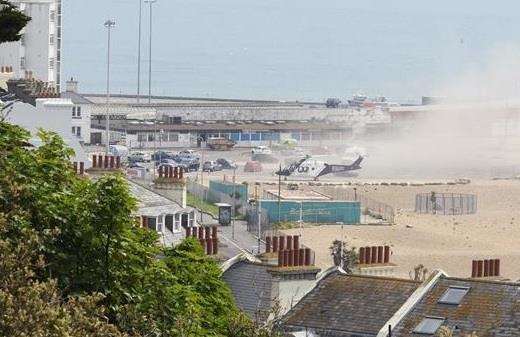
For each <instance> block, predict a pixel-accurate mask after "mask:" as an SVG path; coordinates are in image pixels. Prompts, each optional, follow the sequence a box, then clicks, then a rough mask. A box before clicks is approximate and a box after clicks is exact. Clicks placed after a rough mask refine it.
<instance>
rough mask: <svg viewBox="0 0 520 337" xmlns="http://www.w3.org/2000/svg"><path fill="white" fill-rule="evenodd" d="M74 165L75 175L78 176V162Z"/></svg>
mask: <svg viewBox="0 0 520 337" xmlns="http://www.w3.org/2000/svg"><path fill="white" fill-rule="evenodd" d="M72 165H73V166H74V173H76V174H78V162H77V161H75V162H74V163H73V164H72Z"/></svg>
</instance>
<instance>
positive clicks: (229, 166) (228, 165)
mask: <svg viewBox="0 0 520 337" xmlns="http://www.w3.org/2000/svg"><path fill="white" fill-rule="evenodd" d="M217 163H218V164H219V165H220V166H222V169H224V170H234V169H236V168H237V167H238V165H237V164H236V163H235V162H232V161H231V160H227V159H225V158H219V159H217Z"/></svg>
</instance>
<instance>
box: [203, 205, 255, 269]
mask: <svg viewBox="0 0 520 337" xmlns="http://www.w3.org/2000/svg"><path fill="white" fill-rule="evenodd" d="M199 212H200V211H199ZM199 221H200V213H199ZM202 224H204V225H217V224H218V221H217V219H215V218H213V216H211V215H210V214H207V213H202ZM218 232H219V235H220V245H219V254H220V255H221V257H222V259H224V260H227V259H230V258H232V257H234V256H236V255H238V254H240V253H241V252H244V251H247V252H249V253H254V254H256V253H257V252H258V239H257V236H255V235H253V234H251V233H249V232H248V231H247V223H246V222H245V221H243V220H235V222H234V225H233V224H231V225H229V226H220V225H219V227H218ZM260 249H263V242H260Z"/></svg>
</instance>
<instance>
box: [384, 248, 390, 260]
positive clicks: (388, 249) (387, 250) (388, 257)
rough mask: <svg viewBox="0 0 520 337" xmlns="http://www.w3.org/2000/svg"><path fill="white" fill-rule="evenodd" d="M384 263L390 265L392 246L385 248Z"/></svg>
mask: <svg viewBox="0 0 520 337" xmlns="http://www.w3.org/2000/svg"><path fill="white" fill-rule="evenodd" d="M383 262H384V263H390V246H385V258H384V261H383Z"/></svg>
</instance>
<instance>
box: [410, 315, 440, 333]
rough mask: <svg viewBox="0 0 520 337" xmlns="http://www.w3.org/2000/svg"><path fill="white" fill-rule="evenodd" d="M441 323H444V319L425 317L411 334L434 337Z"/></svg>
mask: <svg viewBox="0 0 520 337" xmlns="http://www.w3.org/2000/svg"><path fill="white" fill-rule="evenodd" d="M442 323H444V318H438V317H426V318H424V319H423V320H422V321H421V323H419V324H417V326H416V327H415V329H414V330H413V332H414V333H418V334H423V335H434V334H435V333H436V332H437V330H438V329H439V328H440V327H441V325H442Z"/></svg>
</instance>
